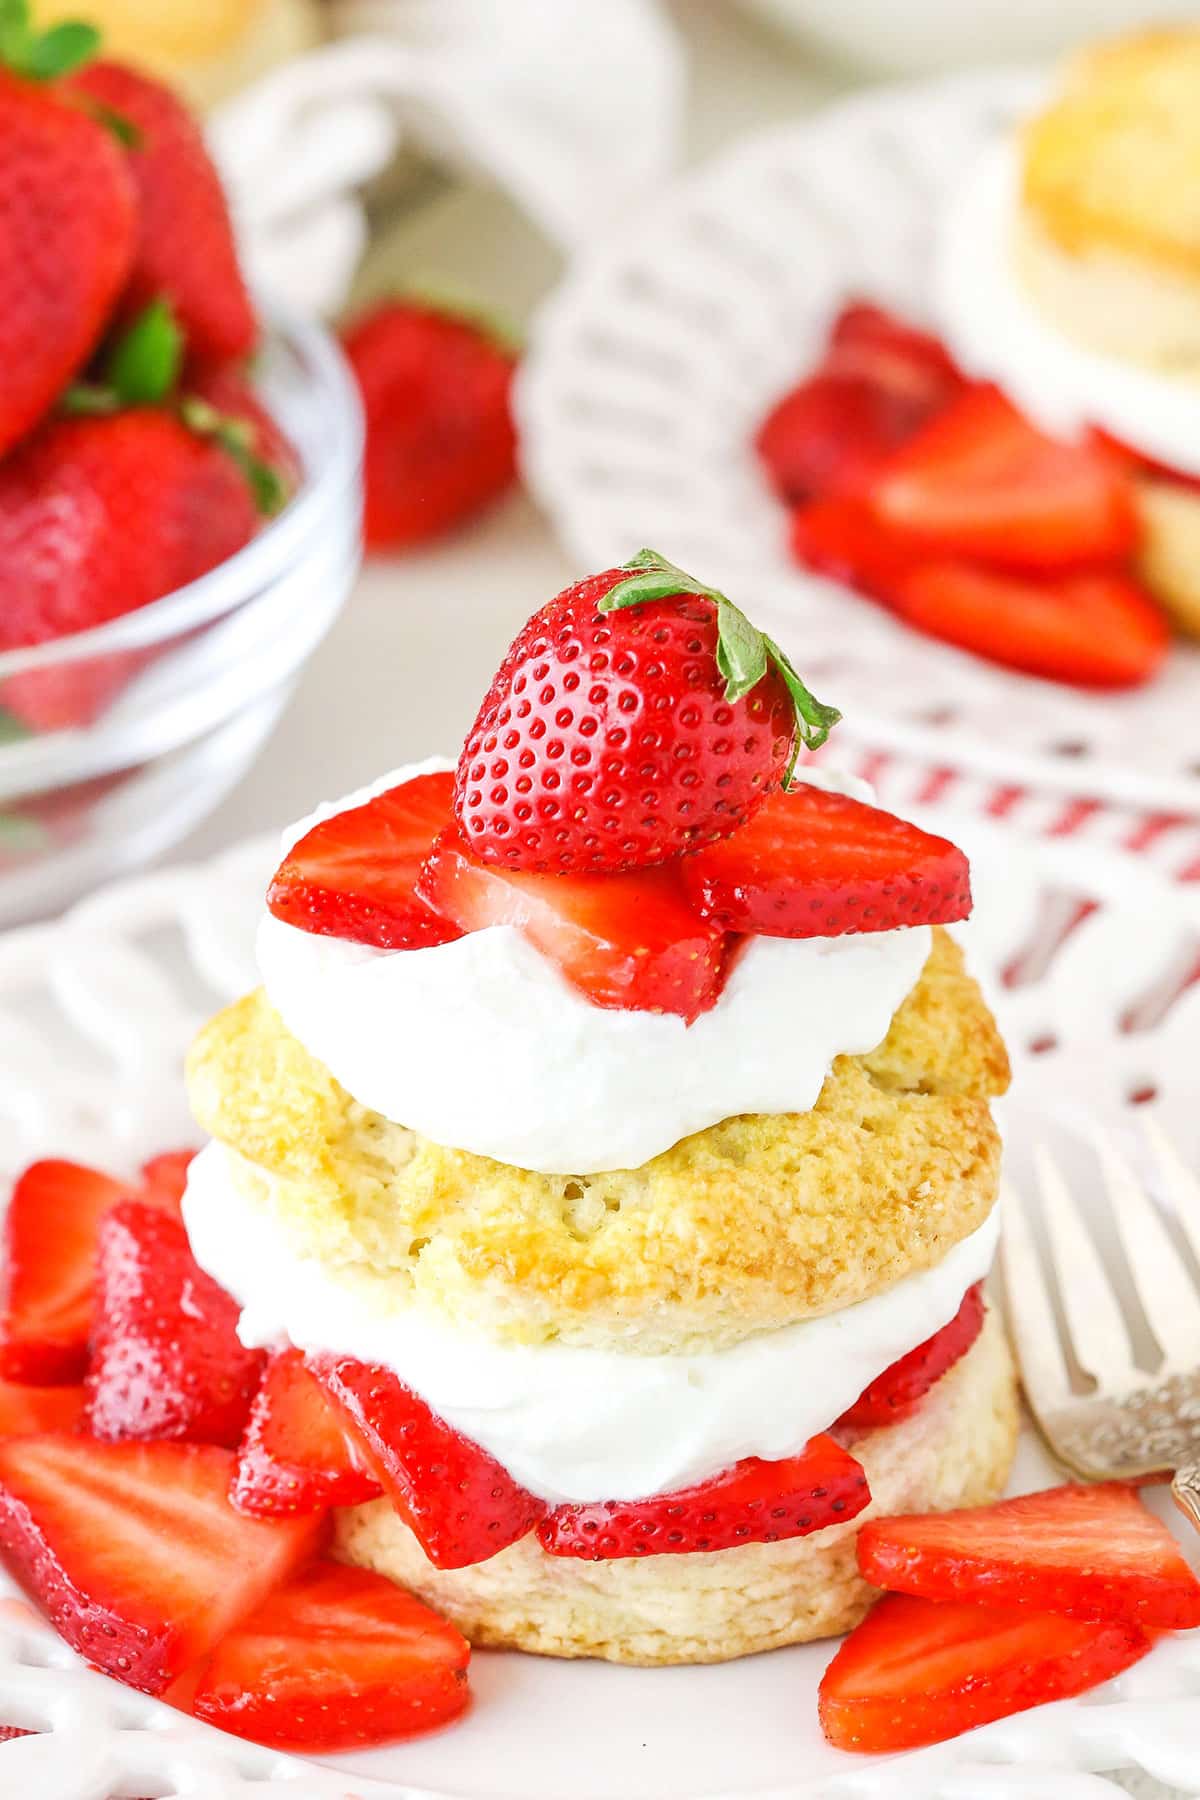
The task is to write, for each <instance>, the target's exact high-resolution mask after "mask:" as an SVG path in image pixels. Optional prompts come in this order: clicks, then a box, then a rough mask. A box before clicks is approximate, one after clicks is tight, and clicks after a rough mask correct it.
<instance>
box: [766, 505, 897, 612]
mask: <svg viewBox="0 0 1200 1800" xmlns="http://www.w3.org/2000/svg"><path fill="white" fill-rule="evenodd" d="M791 545H792V554H793V556H794V557H795V558H796V561H797V562H799V563H802V564H803V566H804V567H805V568H806V569H813V570H815V571H816V573H817V574H818V575H827V576H829V578H830V579H831V580H833V581H841V582H844V583H845V584H846V586H847V587H853V588H857V589H858V590H859V592H860V593H863V594H869V595H870V596H871V598H872V599H875V600H887V599H889V598H890V596H891V594H892V591H893V589H894V587H895V585H896V582H897V580H898V579H899V577H900V576H901V575H904V574H906V573H907V571H908V570H909V569H911V568H912V566H913V562H914V560H915V553H914V551H913V547H912V545H911V544H910V543H909V542H908V540H907V539H906V538H903V537H901V536H900V535H899V534H898V533H897V532H893V531H888V530H886V529H885V528H884V527H883V526H882V525H880V523H879V521H878V519H876V518H874V517H873V516H872V514H871V512H870V509H869V508H868V506H867V505H866V503H865V501H863V500H857V499H846V498H841V499H834V500H817V501H815V502H814V503H813V504H812V505H811V506H800V507H797V509H796V511H795V512H794V513H793V514H792V529H791Z"/></svg>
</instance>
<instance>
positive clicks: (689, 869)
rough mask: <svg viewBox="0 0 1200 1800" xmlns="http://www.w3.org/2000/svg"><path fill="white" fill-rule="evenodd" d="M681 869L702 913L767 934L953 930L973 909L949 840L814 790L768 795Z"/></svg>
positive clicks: (967, 876) (960, 858)
mask: <svg viewBox="0 0 1200 1800" xmlns="http://www.w3.org/2000/svg"><path fill="white" fill-rule="evenodd" d="M680 868H681V870H682V873H683V882H684V886H685V887H686V889H687V891H688V895H689V897H690V898H691V902H692V905H693V906H694V907H695V908H696V910H697V911H698V912H699V913H700V914H701V915H702V916H703V917H705V918H707V919H710V920H711V921H712V922H713V924H714V925H717V926H720V927H721V928H722V929H723V930H726V931H741V932H759V933H761V934H762V935H763V936H765V937H793V938H807V937H840V936H842V935H843V934H844V933H846V932H852V931H892V930H894V929H895V927H896V926H898V925H946V924H949V923H951V922H952V921H953V920H955V919H965V918H966V916H967V914H968V913H969V912H970V910H971V872H970V868H969V865H968V863H967V859H966V857H965V856H964V855H963V853H962V851H961V850H959V849H957V848H956V847H955V846H954V845H953V844H952V843H950V842H949V841H948V840H947V839H946V838H941V837H933V836H932V835H931V834H930V833H929V832H927V831H922V830H920V828H919V827H918V826H916V825H910V824H909V823H908V821H907V820H906V819H897V818H896V817H895V816H894V815H893V814H892V813H888V812H883V811H882V810H881V809H880V808H879V807H877V806H867V805H865V804H864V802H863V801H861V800H852V799H850V798H849V797H848V796H847V795H845V794H834V793H827V792H825V790H824V789H822V788H816V787H808V786H797V787H792V788H788V789H786V790H784V789H781V790H780V791H779V792H778V793H774V794H771V795H769V796H768V797H767V799H766V800H764V801H763V803H762V805H761V806H760V807H759V809H758V811H757V812H756V813H755V814H754V816H753V818H751V819H749V820H748V821H747V823H746V824H745V825H743V826H742V827H741V828H740V830H738V831H736V832H734V834H733V836H732V837H728V838H722V839H721V840H720V841H719V842H718V843H715V844H708V845H706V846H705V848H704V849H703V850H697V851H696V852H695V854H694V855H691V856H685V857H684V858H683V860H682V862H681V864H680Z"/></svg>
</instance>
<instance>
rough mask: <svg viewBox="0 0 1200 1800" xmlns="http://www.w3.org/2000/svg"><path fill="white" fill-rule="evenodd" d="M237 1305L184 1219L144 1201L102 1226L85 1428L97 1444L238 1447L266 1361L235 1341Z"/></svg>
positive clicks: (124, 1206) (122, 1207)
mask: <svg viewBox="0 0 1200 1800" xmlns="http://www.w3.org/2000/svg"><path fill="white" fill-rule="evenodd" d="M240 1310H241V1309H240V1308H239V1306H238V1304H237V1302H236V1301H235V1300H233V1299H231V1297H230V1296H229V1295H228V1294H227V1293H226V1292H225V1290H224V1288H222V1287H220V1286H219V1285H218V1284H217V1283H216V1282H215V1281H214V1280H213V1278H212V1276H211V1275H206V1274H205V1273H204V1271H203V1269H201V1267H200V1266H199V1264H198V1263H197V1261H196V1259H195V1257H194V1256H193V1255H192V1253H191V1250H190V1248H189V1247H188V1239H187V1232H186V1231H185V1230H184V1228H183V1226H182V1224H181V1223H180V1221H179V1220H178V1219H175V1218H172V1217H171V1216H170V1214H169V1213H167V1212H164V1211H162V1210H161V1209H160V1208H158V1207H155V1206H148V1205H146V1204H145V1203H144V1202H142V1201H137V1200H126V1201H122V1202H121V1203H120V1204H119V1205H117V1206H114V1207H113V1208H112V1209H111V1211H109V1212H108V1213H106V1214H105V1216H104V1218H103V1219H102V1220H101V1223H100V1235H99V1249H98V1259H97V1282H96V1309H95V1317H94V1321H93V1325H92V1362H91V1367H90V1368H89V1370H88V1376H87V1390H88V1414H87V1417H88V1429H89V1430H90V1431H91V1432H92V1434H93V1436H95V1437H98V1438H104V1439H110V1440H116V1439H120V1438H190V1439H192V1440H193V1441H195V1442H197V1443H208V1444H225V1445H228V1446H229V1447H230V1448H232V1447H233V1446H234V1445H236V1444H237V1443H238V1442H239V1440H240V1438H241V1435H242V1432H243V1430H244V1429H245V1425H246V1420H247V1418H248V1417H249V1414H250V1402H251V1400H252V1399H253V1397H254V1392H255V1389H256V1388H257V1387H258V1383H259V1381H260V1380H261V1378H262V1371H263V1368H264V1366H265V1363H266V1358H265V1356H264V1355H263V1352H262V1351H261V1350H247V1349H245V1347H244V1346H243V1345H242V1344H241V1343H240V1342H239V1341H238V1336H237V1321H238V1315H239V1312H240Z"/></svg>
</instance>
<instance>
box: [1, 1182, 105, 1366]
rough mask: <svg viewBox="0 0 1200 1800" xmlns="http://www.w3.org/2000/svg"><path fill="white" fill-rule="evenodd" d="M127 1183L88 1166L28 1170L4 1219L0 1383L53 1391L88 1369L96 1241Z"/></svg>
mask: <svg viewBox="0 0 1200 1800" xmlns="http://www.w3.org/2000/svg"><path fill="white" fill-rule="evenodd" d="M128 1193H129V1187H128V1185H127V1184H126V1183H124V1182H120V1181H117V1180H115V1179H114V1178H113V1177H112V1176H111V1175H104V1174H101V1172H100V1171H99V1170H98V1169H89V1168H85V1167H84V1165H83V1164H82V1163H72V1162H63V1161H55V1160H47V1161H44V1162H36V1163H34V1164H32V1166H31V1167H30V1168H28V1169H26V1171H25V1173H24V1174H23V1175H22V1176H21V1178H20V1179H19V1181H18V1182H17V1184H16V1187H15V1188H14V1189H13V1194H12V1199H11V1200H10V1202H9V1206H8V1211H7V1213H6V1214H5V1217H4V1237H3V1254H2V1255H0V1379H3V1380H5V1381H20V1382H30V1383H35V1384H39V1383H40V1384H42V1385H46V1386H54V1385H60V1384H69V1383H75V1382H79V1381H81V1380H82V1379H83V1375H84V1371H85V1369H86V1367H87V1356H88V1334H89V1332H90V1330H91V1323H92V1297H93V1292H94V1288H95V1279H96V1235H97V1232H98V1231H99V1229H100V1221H101V1219H102V1218H103V1216H104V1214H105V1213H106V1212H107V1211H108V1210H109V1208H110V1207H111V1206H114V1205H115V1204H116V1202H117V1201H118V1200H121V1199H123V1198H124V1197H125V1196H126V1195H127V1194H128Z"/></svg>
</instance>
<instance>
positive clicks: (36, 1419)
mask: <svg viewBox="0 0 1200 1800" xmlns="http://www.w3.org/2000/svg"><path fill="white" fill-rule="evenodd" d="M83 1402H84V1393H83V1389H82V1388H81V1387H30V1386H28V1384H27V1383H25V1382H23V1381H20V1382H18V1381H0V1439H4V1438H13V1437H36V1436H38V1435H39V1434H40V1433H42V1432H46V1431H74V1430H75V1428H76V1427H77V1426H78V1425H79V1424H81V1422H82V1420H83Z"/></svg>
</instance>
